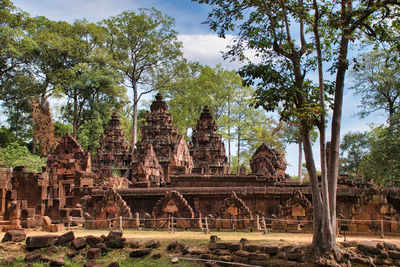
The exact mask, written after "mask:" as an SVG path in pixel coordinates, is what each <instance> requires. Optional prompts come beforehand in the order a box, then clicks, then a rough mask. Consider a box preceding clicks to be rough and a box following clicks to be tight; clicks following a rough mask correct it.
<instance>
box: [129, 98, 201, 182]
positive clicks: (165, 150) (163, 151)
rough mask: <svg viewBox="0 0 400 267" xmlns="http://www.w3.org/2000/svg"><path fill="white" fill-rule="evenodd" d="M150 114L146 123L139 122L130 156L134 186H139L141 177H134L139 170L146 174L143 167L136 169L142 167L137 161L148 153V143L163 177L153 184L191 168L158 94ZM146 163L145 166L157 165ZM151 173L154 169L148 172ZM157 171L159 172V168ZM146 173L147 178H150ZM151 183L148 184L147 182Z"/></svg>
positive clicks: (179, 135) (164, 103) (166, 107)
mask: <svg viewBox="0 0 400 267" xmlns="http://www.w3.org/2000/svg"><path fill="white" fill-rule="evenodd" d="M150 110H151V112H150V114H148V115H147V117H146V122H145V123H143V124H142V125H141V128H140V129H141V135H142V137H141V139H140V141H139V142H137V143H136V149H135V152H134V159H133V161H132V181H133V182H140V183H138V184H136V185H138V186H139V187H141V186H143V184H144V183H143V180H142V179H141V178H139V177H138V175H141V172H145V173H149V172H148V171H147V170H143V171H140V170H138V168H139V167H140V166H143V165H141V164H139V161H140V159H141V158H143V157H145V155H146V153H147V154H148V153H149V146H148V145H149V144H151V145H152V149H153V150H154V152H155V155H156V156H157V160H158V163H159V164H160V166H161V167H162V169H163V171H162V172H163V173H164V175H163V177H161V176H160V179H161V180H160V181H159V182H158V181H157V180H154V181H155V183H154V185H155V186H158V185H159V184H165V183H169V182H170V180H169V175H171V174H179V173H181V174H185V173H190V170H191V168H192V167H193V163H192V157H191V156H190V153H189V149H188V147H187V145H186V142H185V138H184V137H183V135H181V134H179V133H178V130H177V129H176V127H174V126H172V115H171V114H169V113H168V106H167V103H166V102H165V101H164V100H163V97H162V95H161V94H157V95H156V100H155V101H154V102H153V103H152V104H151V106H150ZM153 162H154V164H155V165H154V166H146V167H148V168H153V169H154V168H157V166H156V165H157V164H156V163H155V162H156V161H153ZM152 172H154V171H152ZM159 173H161V171H159ZM151 177H152V176H151V175H148V176H147V178H149V179H150V178H151ZM149 184H151V183H149Z"/></svg>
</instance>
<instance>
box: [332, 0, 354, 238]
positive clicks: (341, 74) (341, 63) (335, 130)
mask: <svg viewBox="0 0 400 267" xmlns="http://www.w3.org/2000/svg"><path fill="white" fill-rule="evenodd" d="M347 4H348V5H349V6H346V1H343V2H342V7H341V8H342V14H343V15H342V17H344V16H345V15H346V14H344V13H345V12H346V9H347V8H350V9H351V3H350V2H349V3H347ZM344 23H345V22H344ZM346 27H347V25H343V26H342V27H341V28H342V29H346ZM348 35H349V33H348V32H347V31H346V30H343V32H342V36H341V40H340V48H339V57H338V67H337V73H336V85H335V98H334V106H333V115H332V129H331V147H330V152H329V170H328V187H329V204H330V207H331V210H330V216H331V222H332V223H331V224H332V228H333V231H334V232H335V234H336V191H337V179H338V175H339V143H340V123H341V119H342V106H343V88H344V79H345V75H346V70H347V68H348V62H347V53H348V44H349V39H348Z"/></svg>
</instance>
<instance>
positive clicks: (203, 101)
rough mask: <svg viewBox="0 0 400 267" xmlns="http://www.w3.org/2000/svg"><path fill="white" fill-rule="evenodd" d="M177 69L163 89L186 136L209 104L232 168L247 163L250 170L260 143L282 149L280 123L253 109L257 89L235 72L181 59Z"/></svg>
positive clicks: (181, 130) (172, 112)
mask: <svg viewBox="0 0 400 267" xmlns="http://www.w3.org/2000/svg"><path fill="white" fill-rule="evenodd" d="M175 72H176V73H178V75H177V76H175V77H174V80H173V81H171V82H169V83H167V84H166V85H165V86H164V87H163V89H162V90H161V92H162V93H163V95H164V96H165V98H166V99H167V101H168V106H169V112H170V113H171V114H172V115H173V118H174V120H173V123H174V125H176V126H177V127H178V130H179V132H180V133H183V134H184V135H185V137H186V139H189V138H190V136H189V133H190V129H194V128H195V127H196V125H197V121H198V119H199V116H200V114H201V111H202V109H203V108H204V107H205V106H208V107H209V109H210V110H211V113H212V114H213V116H214V119H215V120H216V123H217V125H218V126H219V129H218V132H219V133H220V134H221V135H222V137H223V138H224V139H225V140H227V141H228V147H227V150H228V154H229V155H230V156H231V159H230V162H231V164H233V165H232V168H236V167H235V166H240V165H241V164H245V165H247V168H248V169H249V166H248V162H249V159H250V158H251V156H252V154H253V153H254V151H255V150H256V149H257V148H258V146H260V145H261V143H267V144H268V145H271V146H274V147H278V148H279V147H280V148H282V143H281V142H280V138H281V137H282V136H281V128H282V127H281V125H280V124H279V123H276V122H275V121H274V120H272V119H271V118H269V117H267V116H266V113H265V111H263V110H260V109H258V110H257V109H253V108H250V105H251V104H252V103H253V100H252V96H253V93H254V90H253V89H252V88H251V87H246V86H243V85H242V79H241V77H240V76H239V75H237V73H236V72H235V71H229V70H225V69H223V68H222V67H221V66H220V65H218V66H216V67H215V68H211V67H208V66H202V65H201V64H199V63H198V62H186V61H182V62H181V64H179V65H177V66H176V70H175ZM231 146H232V147H233V146H235V147H237V148H238V149H239V157H238V156H235V157H233V155H232V154H233V153H232V151H230V150H229V149H230V147H231ZM281 152H283V148H282V149H281ZM238 159H239V161H238Z"/></svg>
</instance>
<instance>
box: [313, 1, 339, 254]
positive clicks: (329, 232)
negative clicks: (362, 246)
mask: <svg viewBox="0 0 400 267" xmlns="http://www.w3.org/2000/svg"><path fill="white" fill-rule="evenodd" d="M313 6H314V24H313V32H314V37H315V48H316V52H317V65H318V87H319V107H320V114H319V125H318V126H319V127H318V128H319V146H320V159H321V195H322V203H323V204H322V206H323V211H322V229H321V237H322V238H323V240H321V242H323V244H321V245H322V246H321V247H322V248H323V251H322V252H323V253H327V252H329V251H330V250H333V249H335V248H336V231H334V230H333V226H332V221H331V212H330V210H331V208H330V201H329V200H330V198H329V196H330V194H329V193H330V192H329V189H328V177H327V164H326V147H325V127H326V126H325V88H324V74H323V64H322V53H321V43H320V35H319V27H318V25H319V19H320V18H319V16H320V14H319V7H318V4H317V1H316V0H313ZM333 204H334V205H335V206H332V209H336V202H335V203H333ZM335 229H336V227H335ZM318 243H319V242H318ZM314 246H315V244H314ZM314 248H315V247H314Z"/></svg>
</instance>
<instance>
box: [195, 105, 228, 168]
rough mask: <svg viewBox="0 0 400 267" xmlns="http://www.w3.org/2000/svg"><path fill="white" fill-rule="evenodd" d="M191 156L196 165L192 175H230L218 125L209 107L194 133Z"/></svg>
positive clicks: (205, 108)
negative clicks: (218, 132)
mask: <svg viewBox="0 0 400 267" xmlns="http://www.w3.org/2000/svg"><path fill="white" fill-rule="evenodd" d="M190 155H192V158H193V165H194V167H193V169H192V173H198V174H228V173H229V165H228V159H227V157H226V153H225V147H224V143H223V142H222V136H221V135H220V134H217V124H216V123H215V121H214V118H213V116H212V115H211V112H210V110H209V109H208V107H207V106H205V107H204V109H203V112H202V113H201V115H200V118H199V120H198V121H197V126H196V128H195V129H194V131H193V133H192V145H191V148H190Z"/></svg>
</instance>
